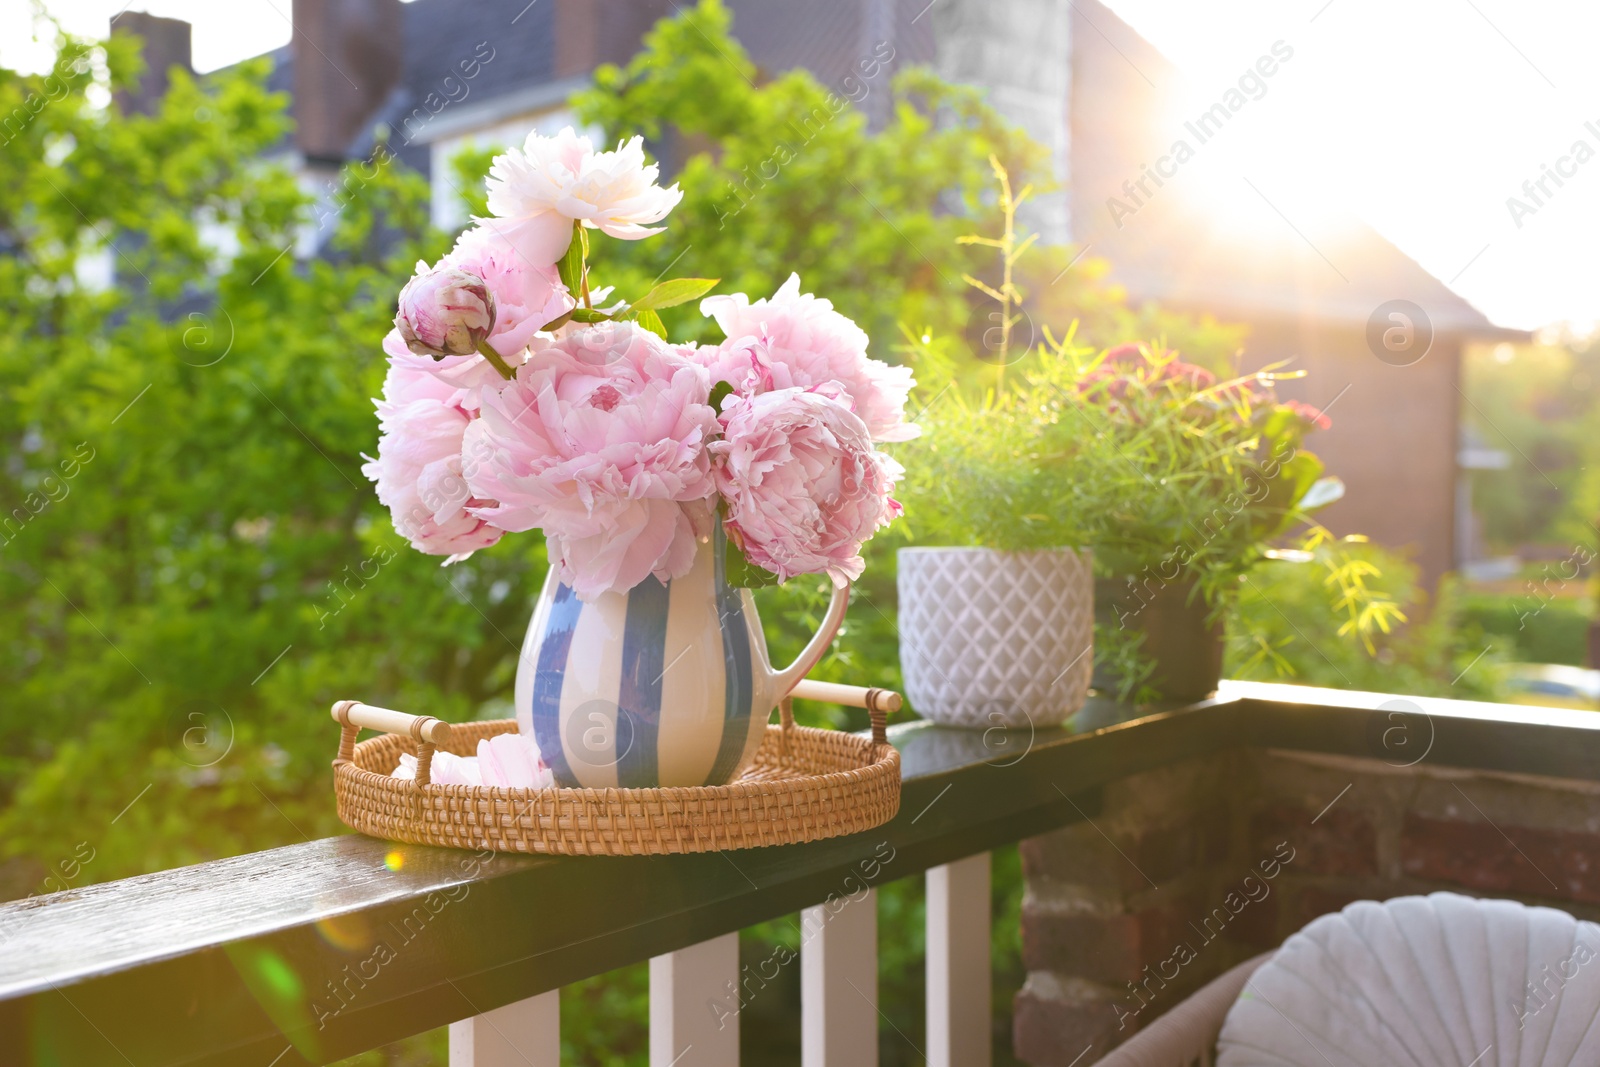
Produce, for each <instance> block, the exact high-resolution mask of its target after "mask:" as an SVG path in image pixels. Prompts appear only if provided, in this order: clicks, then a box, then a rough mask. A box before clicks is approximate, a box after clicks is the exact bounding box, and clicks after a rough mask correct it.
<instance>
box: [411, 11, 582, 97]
mask: <svg viewBox="0 0 1600 1067" xmlns="http://www.w3.org/2000/svg"><path fill="white" fill-rule="evenodd" d="M555 9H556V5H555V4H554V3H553V2H551V0H543V2H536V3H533V4H529V3H528V0H415V2H414V3H410V4H403V5H401V10H402V11H404V12H405V71H404V73H403V74H402V75H401V84H402V85H403V86H404V87H405V88H406V91H407V92H408V93H409V94H410V96H411V99H412V100H413V101H414V102H415V104H417V105H420V104H421V103H422V102H423V101H424V100H426V99H427V97H428V94H429V93H438V94H439V95H440V96H441V97H444V98H446V99H449V97H450V96H451V95H452V94H457V95H458V94H459V93H460V90H459V89H455V88H453V87H454V86H455V85H457V84H460V85H463V86H464V87H465V89H466V96H465V97H463V98H462V99H461V100H460V101H458V102H459V103H466V102H468V101H471V100H478V99H483V100H487V99H492V98H493V97H496V96H501V95H504V94H506V93H510V92H514V91H516V90H518V89H524V88H526V87H528V86H529V85H536V84H539V83H542V82H547V81H550V80H552V79H553V78H554V77H555V42H556V32H555V29H556V28H555ZM483 45H487V46H488V47H489V48H492V49H493V50H494V51H493V58H492V59H490V60H489V61H488V62H481V61H480V63H479V68H478V73H477V75H476V76H475V77H473V78H472V79H471V80H470V81H466V82H462V79H461V70H460V66H459V64H461V63H462V62H463V61H467V62H471V61H472V60H473V59H474V57H475V56H479V55H480V54H481V47H482V46H483ZM447 78H453V79H455V81H454V82H452V83H451V88H450V89H449V90H447V88H446V82H445V79H447ZM449 106H452V107H453V106H455V103H454V102H453V103H452V104H450V105H449Z"/></svg>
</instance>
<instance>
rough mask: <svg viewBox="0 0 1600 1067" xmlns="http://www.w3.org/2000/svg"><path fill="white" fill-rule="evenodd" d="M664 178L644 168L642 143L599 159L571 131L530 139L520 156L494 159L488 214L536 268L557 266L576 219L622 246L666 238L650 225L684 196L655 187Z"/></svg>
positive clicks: (587, 142)
mask: <svg viewBox="0 0 1600 1067" xmlns="http://www.w3.org/2000/svg"><path fill="white" fill-rule="evenodd" d="M659 174H660V168H658V167H657V166H656V165H655V164H650V165H649V166H646V165H645V161H644V143H643V141H642V140H641V139H640V138H638V137H635V138H634V139H633V140H631V141H628V142H625V143H622V144H619V145H618V146H617V150H616V151H615V152H596V151H595V150H594V145H593V144H592V143H591V142H590V140H589V138H587V137H580V136H578V135H577V134H576V133H574V132H573V130H572V127H571V126H568V127H566V128H565V129H563V130H562V131H561V132H560V133H558V134H556V135H555V136H554V137H542V136H540V135H539V134H537V133H531V134H529V135H528V139H527V141H526V142H525V143H524V144H523V146H522V148H521V150H520V151H519V150H518V149H515V148H513V149H510V150H508V151H507V152H506V153H505V154H503V155H500V156H496V157H495V160H494V163H493V165H492V166H491V167H490V168H489V183H488V184H489V213H490V214H491V215H493V216H495V217H496V219H499V220H503V221H502V222H497V223H495V224H494V225H495V228H496V230H498V231H499V232H501V233H503V234H504V235H505V236H506V238H507V239H509V240H510V241H511V242H512V243H513V244H514V245H515V246H516V247H517V249H518V250H519V251H520V252H521V253H522V254H523V255H524V256H526V257H527V258H528V260H529V261H530V262H532V263H536V264H549V265H554V264H555V262H556V261H557V260H559V259H560V258H561V256H562V254H563V253H564V252H566V250H567V245H568V244H569V243H570V242H571V240H572V223H573V220H574V219H578V220H582V221H583V222H584V223H585V224H586V225H588V226H590V227H592V228H594V229H598V230H600V231H601V232H602V233H605V234H608V235H609V236H612V237H618V238H621V239H622V240H624V241H637V240H638V239H639V238H641V237H648V236H650V235H651V234H653V233H660V232H661V231H660V230H659V229H650V228H649V227H648V226H647V225H645V224H647V223H652V222H660V221H661V220H662V219H664V218H666V217H667V213H668V212H669V211H671V210H672V209H673V208H674V207H676V206H677V204H678V201H679V200H682V199H683V194H682V193H681V192H679V191H678V187H677V186H676V185H674V186H672V187H671V188H670V189H663V188H661V187H660V186H659V185H657V184H656V178H657V176H658V175H659ZM482 221H485V222H487V221H488V220H482Z"/></svg>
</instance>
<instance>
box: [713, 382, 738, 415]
mask: <svg viewBox="0 0 1600 1067" xmlns="http://www.w3.org/2000/svg"><path fill="white" fill-rule="evenodd" d="M732 392H733V383H732V382H718V383H717V384H716V385H713V386H712V387H711V399H710V400H708V401H707V403H709V404H710V405H711V410H712V411H715V412H718V413H720V412H721V411H722V401H723V400H724V399H726V398H727V396H728V395H729V394H730V393H732Z"/></svg>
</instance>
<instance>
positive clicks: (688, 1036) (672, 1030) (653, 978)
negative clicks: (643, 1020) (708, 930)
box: [650, 932, 740, 1067]
mask: <svg viewBox="0 0 1600 1067" xmlns="http://www.w3.org/2000/svg"><path fill="white" fill-rule="evenodd" d="M739 995H740V990H739V935H738V933H737V932H735V933H731V934H724V935H723V936H721V937H714V938H712V939H711V940H710V941H702V942H700V943H699V944H698V945H690V946H689V947H688V948H683V949H679V950H678V951H677V952H669V953H667V954H666V955H665V956H656V957H655V958H653V959H652V960H651V961H650V1067H739Z"/></svg>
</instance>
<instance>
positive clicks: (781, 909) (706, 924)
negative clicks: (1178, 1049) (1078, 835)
mask: <svg viewBox="0 0 1600 1067" xmlns="http://www.w3.org/2000/svg"><path fill="white" fill-rule="evenodd" d="M891 740H892V741H893V742H894V744H895V745H896V746H897V747H898V748H899V749H900V751H901V754H902V758H903V771H904V790H903V794H902V799H901V807H900V813H899V815H898V816H896V818H895V819H894V820H892V821H891V822H890V823H888V824H887V825H885V826H883V827H881V828H879V829H878V830H875V831H872V832H869V833H865V834H858V835H855V836H853V837H847V838H839V839H835V840H831V841H821V842H816V843H813V844H809V845H795V846H788V847H782V848H771V849H754V850H748V851H739V852H722V853H707V854H702V855H693V856H661V857H648V858H643V857H641V858H626V859H621V858H618V859H612V858H547V857H529V856H497V855H493V854H474V853H470V852H458V851H452V850H448V849H437V848H426V847H420V846H407V845H394V844H391V843H389V842H384V841H377V840H373V839H371V838H366V837H361V836H358V835H349V836H344V837H337V838H329V839H327V840H322V841H314V842H308V843H306V844H303V845H292V846H289V847H286V848H279V849H272V850H270V851H267V852H259V853H254V854H251V855H246V856H238V857H234V858H232V859H226V860H217V861H214V862H211V863H203V864H199V865H197V866H193V867H186V868H182V869H179V870H172V871H163V872H160V873H157V874H151V875H146V876H143V877H139V878H130V879H126V880H123V881H120V882H110V883H106V884H102V885H95V886H88V887H85V888H83V889H76V890H68V891H66V892H61V893H55V894H50V895H47V896H41V897H34V898H30V899H28V900H25V901H18V902H14V903H11V904H6V905H0V1064H9V1063H63V1064H77V1063H92V1064H121V1063H131V1064H138V1065H140V1067H143V1065H145V1064H219V1065H221V1064H226V1065H229V1067H234V1065H240V1064H259V1065H260V1067H269V1065H270V1067H291V1065H296V1064H305V1063H326V1062H329V1061H331V1060H334V1059H338V1058H341V1057H343V1056H347V1055H351V1054H353V1053H356V1052H360V1051H364V1050H366V1049H369V1048H373V1047H375V1046H378V1045H381V1044H385V1043H387V1042H390V1041H393V1040H396V1039H398V1038H400V1037H403V1036H405V1035H408V1034H412V1033H417V1032H419V1031H422V1030H426V1029H429V1028H431V1027H435V1026H439V1025H442V1024H444V1023H447V1022H450V1021H453V1020H455V1019H459V1018H464V1017H466V1016H468V1015H472V1014H475V1013H479V1012H483V1011H487V1010H489V1009H491V1008H495V1007H498V1006H500V1005H503V1004H508V1003H511V1002H513V1001H516V1000H520V999H522V998H524V997H529V996H533V995H534V994H537V993H541V992H544V991H546V990H549V989H554V988H557V987H559V986H562V985H565V984H567V983H569V982H573V981H576V980H578V979H580V978H584V977H588V976H590V975H593V974H598V973H601V972H604V971H607V970H610V969H612V968H614V967H618V966H621V965H623V964H627V963H632V962H636V961H639V960H641V959H645V958H647V957H650V956H654V955H658V954H660V953H663V952H668V951H671V950H673V949H677V948H682V947H684V946H686V945H690V944H693V943H695V942H698V941H702V940H705V939H707V938H711V937H715V936H718V935H721V934H724V933H728V932H729V931H733V930H737V929H741V928H743V927H746V926H750V925H752V924H754V923H757V922H761V921H764V920H767V919H771V918H775V917H778V916H781V915H785V914H788V913H792V912H794V911H797V910H799V909H800V908H802V907H806V906H809V905H813V904H818V903H823V902H825V901H826V900H827V899H829V898H830V897H846V896H850V895H852V894H859V893H860V892H862V890H863V889H864V888H865V887H867V886H870V885H876V884H880V883H883V882H888V881H893V880H895V879H898V878H903V877H906V876H908V875H912V874H916V873H918V872H921V871H923V870H926V869H927V868H929V867H932V866H936V865H938V864H941V863H945V862H948V861H950V860H954V859H958V858H960V857H962V856H966V855H970V854H972V853H974V852H980V851H983V850H985V849H989V848H992V847H995V846H997V845H1001V844H1006V843H1010V842H1013V841H1016V840H1019V839H1021V838H1024V837H1028V836H1031V835H1033V834H1037V833H1041V832H1043V831H1046V830H1049V829H1052V828H1054V827H1057V826H1061V825H1064V824H1066V823H1069V822H1072V821H1075V820H1077V819H1080V818H1083V817H1085V816H1091V817H1092V816H1093V814H1094V813H1095V808H1096V804H1097V802H1098V801H1097V797H1098V787H1100V786H1101V785H1103V784H1105V783H1106V782H1109V781H1113V780H1115V779H1118V778H1121V777H1125V776H1126V775H1129V774H1134V773H1138V772H1140V771H1145V770H1151V769H1155V768H1158V767H1161V766H1164V765H1167V764H1170V763H1174V762H1177V761H1180V760H1185V759H1190V758H1194V757H1199V756H1204V755H1206V754H1209V753H1216V752H1221V751H1225V750H1228V749H1232V748H1236V747H1241V746H1250V747H1272V748H1283V749H1294V750H1301V751H1311V752H1325V753H1335V754H1344V755H1351V756H1366V757H1374V758H1378V759H1383V760H1385V761H1387V762H1390V763H1392V764H1393V765H1396V766H1404V765H1407V764H1409V763H1416V762H1421V761H1422V760H1424V759H1425V760H1426V761H1427V762H1428V763H1429V764H1430V765H1442V766H1455V767H1465V768H1477V769H1484V770H1495V771H1507V772H1517V773H1522V774H1531V775H1544V776H1553V777H1563V778H1580V779H1600V715H1596V714H1593V713H1588V712H1572V711H1558V710H1547V709H1540V708H1523V707H1513V706H1509V705H1497V704H1476V703H1467V702H1460V701H1446V700H1429V699H1421V698H1400V697H1392V696H1388V695H1383V694H1371V693H1348V692H1340V691H1334V690H1322V689H1309V688H1301V687H1294V686H1273V685H1254V684H1240V683H1234V684H1229V685H1227V686H1226V687H1225V689H1224V691H1223V694H1222V696H1221V697H1220V698H1219V699H1217V700H1214V701H1210V702H1207V703H1204V704H1199V705H1195V706H1192V707H1185V708H1175V709H1171V710H1166V711H1160V712H1157V713H1151V714H1140V713H1136V712H1135V711H1133V710H1132V709H1129V708H1125V707H1119V706H1116V705H1112V704H1109V703H1106V702H1100V701H1091V702H1090V704H1089V706H1088V707H1086V708H1085V709H1084V710H1083V711H1082V712H1081V713H1080V714H1079V716H1078V717H1077V719H1076V720H1075V722H1074V724H1073V725H1072V726H1071V727H1070V728H1067V729H1054V730H1039V731H1005V730H998V729H997V730H990V731H981V730H955V729H947V728H941V727H936V726H931V725H928V724H924V723H914V724H908V725H905V726H901V727H897V728H895V729H894V730H893V731H891Z"/></svg>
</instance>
